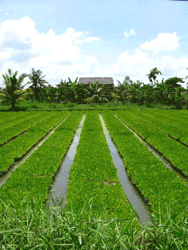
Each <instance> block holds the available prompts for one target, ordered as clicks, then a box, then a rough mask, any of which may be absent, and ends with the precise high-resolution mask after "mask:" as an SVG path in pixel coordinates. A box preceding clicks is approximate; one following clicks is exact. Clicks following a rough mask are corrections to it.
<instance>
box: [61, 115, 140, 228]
mask: <svg viewBox="0 0 188 250" xmlns="http://www.w3.org/2000/svg"><path fill="white" fill-rule="evenodd" d="M89 201H92V211H93V216H100V217H101V218H102V219H107V218H108V217H112V218H114V219H118V220H120V221H123V223H125V224H126V223H127V222H130V220H132V219H133V218H134V212H133V210H132V208H131V205H130V204H129V202H128V199H127V197H126V196H125V195H124V192H123V188H122V186H121V184H120V181H119V178H118V171H117V169H116V168H115V167H114V165H113V160H112V157H111V155H110V150H109V148H108V145H107V142H106V138H105V135H104V133H103V128H102V124H101V121H100V118H99V113H98V112H97V111H87V113H86V118H85V120H84V125H83V128H82V132H81V135H80V141H79V144H78V147H77V150H76V155H75V158H74V162H73V165H72V167H71V169H70V172H69V180H68V194H67V198H66V206H65V211H70V210H71V209H73V211H78V210H80V209H82V208H83V206H84V205H85V204H86V203H87V204H88V202H89ZM85 209H86V210H85V211H86V212H87V211H88V209H89V207H88V206H87V205H86V207H85ZM82 216H83V219H85V214H82ZM137 223H138V222H137V221H135V225H138V224H137Z"/></svg>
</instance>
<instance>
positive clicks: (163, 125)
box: [130, 110, 188, 145]
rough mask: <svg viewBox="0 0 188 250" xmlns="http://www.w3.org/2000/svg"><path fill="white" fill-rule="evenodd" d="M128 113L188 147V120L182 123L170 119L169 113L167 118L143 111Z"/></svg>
mask: <svg viewBox="0 0 188 250" xmlns="http://www.w3.org/2000/svg"><path fill="white" fill-rule="evenodd" d="M130 113H132V114H134V115H136V116H137V117H139V118H140V119H142V120H144V121H145V122H147V123H148V124H150V125H152V126H153V127H155V128H158V129H160V130H161V131H162V132H164V133H166V134H167V135H169V136H170V137H173V138H174V139H176V140H180V142H183V143H185V144H186V145H188V119H187V122H186V120H184V121H182V120H179V119H174V118H172V117H171V115H170V113H169V115H168V116H161V115H160V113H159V114H158V113H153V112H152V113H148V112H145V111H144V110H141V111H138V110H134V111H131V112H130Z"/></svg>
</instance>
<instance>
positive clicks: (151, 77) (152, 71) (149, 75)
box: [147, 68, 162, 86]
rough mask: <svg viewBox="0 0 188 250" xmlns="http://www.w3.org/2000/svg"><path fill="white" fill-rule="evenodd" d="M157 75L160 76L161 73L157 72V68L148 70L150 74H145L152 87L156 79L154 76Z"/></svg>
mask: <svg viewBox="0 0 188 250" xmlns="http://www.w3.org/2000/svg"><path fill="white" fill-rule="evenodd" d="M158 74H161V75H162V73H161V71H159V70H158V69H157V68H154V69H152V70H150V73H149V74H147V76H148V78H149V80H150V82H151V84H153V86H154V85H155V79H156V77H157V76H156V75H158ZM152 79H153V80H154V83H153V81H152Z"/></svg>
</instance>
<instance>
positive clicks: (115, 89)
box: [0, 68, 188, 110]
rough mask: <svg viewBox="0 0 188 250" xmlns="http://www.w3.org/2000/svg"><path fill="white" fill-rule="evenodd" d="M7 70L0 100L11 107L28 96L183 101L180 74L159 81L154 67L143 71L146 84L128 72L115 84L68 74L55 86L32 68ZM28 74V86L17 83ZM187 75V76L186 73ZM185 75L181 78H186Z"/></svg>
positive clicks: (90, 100) (65, 100) (177, 105)
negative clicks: (27, 71)
mask: <svg viewBox="0 0 188 250" xmlns="http://www.w3.org/2000/svg"><path fill="white" fill-rule="evenodd" d="M8 73H9V74H5V75H4V74H3V79H4V88H2V89H1V88H0V100H1V102H2V104H3V105H11V109H13V110H15V108H16V103H17V105H19V103H20V102H21V101H26V100H31V101H34V100H35V101H38V102H40V103H60V104H65V105H66V104H67V103H69V102H70V103H74V104H82V105H83V104H89V103H98V104H102V103H118V104H126V103H132V104H137V105H146V106H149V107H150V106H152V105H153V104H162V105H167V106H169V105H172V106H173V107H175V108H176V109H181V108H182V107H185V106H186V105H187V100H188V98H187V90H186V89H185V88H183V87H182V86H181V84H179V83H184V81H183V79H182V78H179V77H171V78H169V79H167V80H165V81H164V78H163V79H162V82H161V83H159V82H158V80H156V77H157V75H158V74H161V72H160V71H159V70H158V69H157V68H154V69H152V70H151V71H150V74H147V76H148V78H149V81H150V84H144V83H143V82H140V81H139V80H137V81H136V82H133V81H132V80H131V79H130V77H129V76H126V77H125V80H124V81H123V83H121V82H120V81H118V86H112V87H109V86H105V85H100V84H99V82H96V83H90V84H88V85H86V86H85V85H83V84H82V83H81V84H79V83H78V82H77V80H78V77H77V78H76V80H75V81H74V82H72V81H71V79H70V78H68V82H66V80H65V81H63V80H61V81H60V83H59V84H57V85H56V86H55V87H54V86H51V85H50V84H49V83H48V82H47V81H46V80H44V77H45V76H42V71H40V70H37V71H35V70H34V68H33V69H32V73H31V74H22V75H21V76H20V77H19V78H18V79H17V78H16V76H17V73H18V72H17V71H16V72H15V73H14V75H12V71H11V70H10V69H8ZM26 77H28V78H29V80H30V82H27V83H26V84H25V85H28V84H30V87H29V88H27V89H24V86H25V85H24V86H22V85H21V83H22V82H23V80H24V79H25V78H26ZM187 77H188V76H187ZM187 77H185V78H187ZM47 84H48V85H47Z"/></svg>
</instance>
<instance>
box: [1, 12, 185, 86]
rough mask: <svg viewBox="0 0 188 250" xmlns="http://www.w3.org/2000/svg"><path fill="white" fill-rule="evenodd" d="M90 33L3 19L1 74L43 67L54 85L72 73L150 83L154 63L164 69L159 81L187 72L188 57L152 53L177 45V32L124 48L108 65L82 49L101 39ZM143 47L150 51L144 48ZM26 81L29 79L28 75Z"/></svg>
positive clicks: (19, 72)
mask: <svg viewBox="0 0 188 250" xmlns="http://www.w3.org/2000/svg"><path fill="white" fill-rule="evenodd" d="M88 34H89V31H86V32H80V31H79V32H77V31H75V29H73V28H70V27H69V28H67V29H66V30H65V32H64V33H62V34H61V35H56V34H55V32H54V31H53V29H50V30H49V31H48V32H47V33H40V32H39V31H38V30H37V29H36V28H35V22H34V21H33V20H32V19H31V18H29V17H23V18H21V19H19V20H7V21H4V22H2V24H1V26H0V75H2V74H4V73H7V70H8V68H11V69H12V70H13V71H18V74H19V75H20V74H22V73H31V69H32V68H33V67H34V68H35V69H36V70H37V69H40V70H41V71H42V72H43V75H46V77H45V79H46V80H47V81H48V82H49V83H50V84H52V85H53V86H55V85H56V84H58V83H59V82H60V80H61V79H63V80H65V79H68V77H70V78H71V80H75V79H76V77H77V76H78V77H84V76H91V77H92V76H101V77H102V76H106V77H107V76H108V77H113V79H114V83H115V85H117V80H119V81H121V82H122V81H123V80H124V78H125V76H127V75H128V76H130V78H131V79H132V80H133V81H136V80H140V81H143V82H144V83H149V79H148V77H147V76H146V74H149V72H150V70H151V69H153V68H155V67H157V68H158V69H159V70H160V71H161V72H162V75H159V76H158V77H157V79H158V80H159V81H160V80H162V78H165V79H166V78H169V77H173V76H178V77H185V76H187V75H188V70H186V67H187V66H185V65H188V58H186V57H182V58H180V59H176V58H174V57H172V56H170V55H166V56H163V57H161V56H159V57H158V58H157V59H156V58H155V59H152V58H151V57H150V54H149V53H150V51H153V52H154V53H158V52H159V51H161V50H166V51H172V50H174V49H177V48H178V46H179V44H178V40H179V38H178V37H177V35H176V32H174V33H172V34H165V33H160V34H158V36H157V38H156V39H154V40H152V41H150V42H148V41H147V42H145V43H143V44H141V45H140V46H139V48H135V52H134V54H133V55H130V54H129V53H128V52H127V51H123V52H122V53H121V54H120V55H118V56H117V60H116V62H115V63H114V64H113V65H109V66H103V65H101V64H100V62H99V61H98V60H97V58H96V57H94V56H90V55H84V54H83V53H82V52H81V50H80V48H79V45H80V44H84V43H92V44H91V46H93V42H101V39H100V38H98V37H92V36H89V37H87V35H88ZM135 34H136V33H135V32H134V31H133V29H131V31H130V32H129V34H128V33H125V37H128V36H129V35H135ZM107 45H108V44H107ZM91 49H92V47H91ZM141 49H145V50H148V51H147V52H143V51H142V50H141ZM163 72H165V74H166V75H164V73H163ZM170 74H171V75H170ZM26 81H28V79H25V82H26ZM25 82H24V83H25ZM0 85H2V78H1V80H0ZM184 86H186V84H184Z"/></svg>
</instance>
